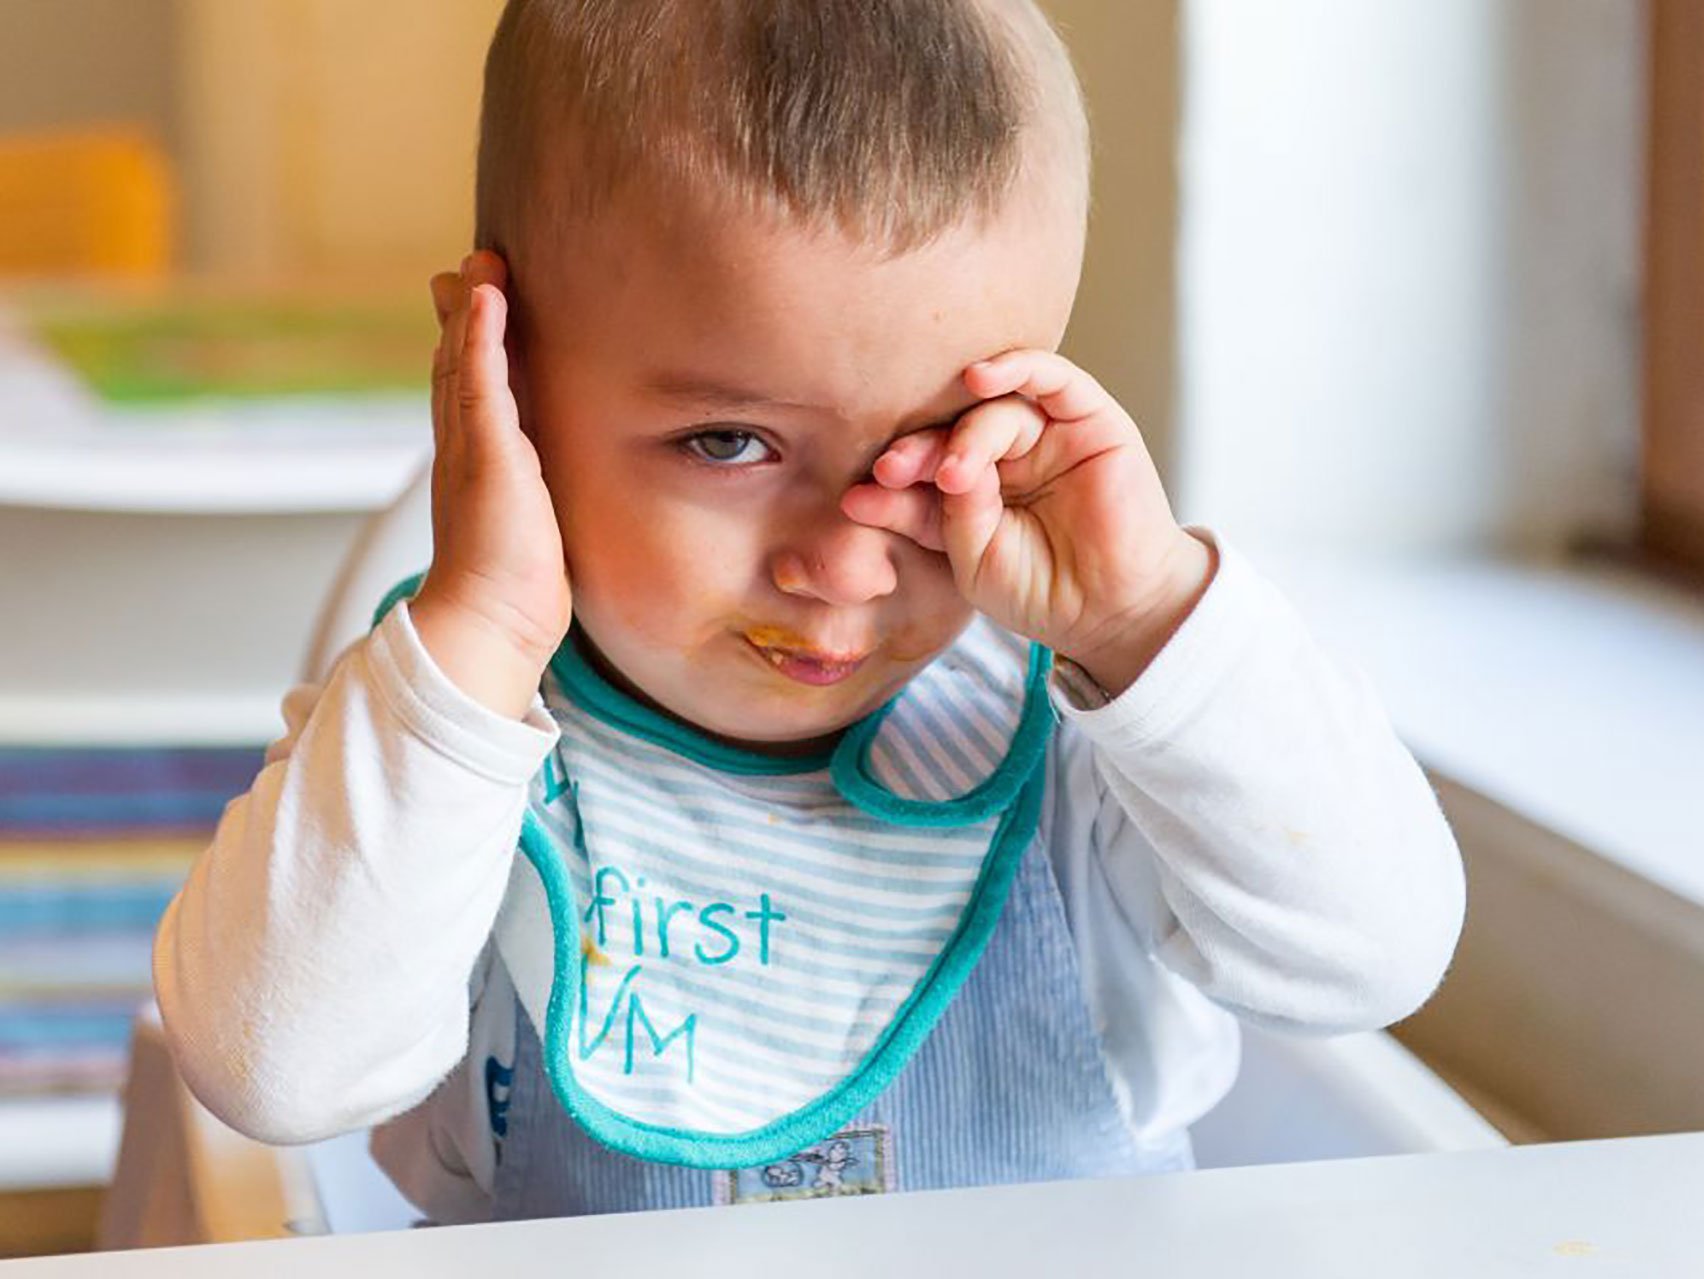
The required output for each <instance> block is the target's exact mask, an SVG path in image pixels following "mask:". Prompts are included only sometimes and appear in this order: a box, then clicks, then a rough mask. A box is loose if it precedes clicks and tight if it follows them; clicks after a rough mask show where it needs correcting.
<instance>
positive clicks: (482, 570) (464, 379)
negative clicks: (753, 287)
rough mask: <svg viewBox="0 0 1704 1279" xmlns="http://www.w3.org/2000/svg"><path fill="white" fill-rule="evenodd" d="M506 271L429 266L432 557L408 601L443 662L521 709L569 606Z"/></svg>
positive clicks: (489, 266) (454, 676)
mask: <svg viewBox="0 0 1704 1279" xmlns="http://www.w3.org/2000/svg"><path fill="white" fill-rule="evenodd" d="M507 278H508V271H507V268H506V267H505V265H504V262H503V260H502V258H500V257H498V256H497V255H496V254H495V253H489V252H478V253H474V254H471V255H470V256H469V257H468V258H467V260H466V261H464V262H463V263H462V270H461V274H460V275H452V274H448V273H446V274H443V275H437V276H434V277H433V278H432V301H433V304H434V305H435V306H436V308H437V311H438V322H439V324H440V326H441V329H442V332H441V336H440V338H439V342H438V349H437V352H436V353H435V354H434V356H433V360H432V432H433V438H434V440H435V442H436V452H435V454H434V457H433V461H432V545H433V550H432V567H431V569H430V570H429V571H428V572H427V574H426V580H425V582H424V583H423V584H422V585H421V587H420V592H419V594H418V595H416V596H415V598H414V601H413V603H412V604H411V605H410V606H409V612H410V615H411V617H412V619H413V621H414V626H415V630H416V631H417V632H418V633H419V635H420V639H421V642H422V643H424V644H425V645H426V650H427V651H428V652H429V653H430V654H431V655H432V660H433V661H434V662H436V663H437V664H438V667H439V669H440V670H442V671H443V672H444V674H445V675H447V676H448V677H449V678H450V680H451V681H453V682H454V683H455V684H456V686H457V687H459V688H460V689H461V690H462V691H463V692H464V693H466V694H468V696H470V697H472V698H474V699H475V700H477V701H479V702H481V703H483V704H484V705H486V706H488V707H490V708H491V709H492V710H494V711H496V712H498V713H499V714H503V715H510V716H513V717H515V718H520V717H521V716H522V715H524V714H525V713H526V711H527V708H528V707H529V706H530V705H531V704H532V699H533V695H534V693H535V692H536V691H537V689H538V683H539V679H540V677H541V676H542V675H543V673H544V668H545V665H546V663H548V662H549V661H550V657H551V655H552V654H553V653H555V651H556V649H557V647H558V645H560V644H561V642H562V637H563V636H564V635H566V634H567V633H568V623H569V621H570V619H571V618H572V616H573V611H572V596H571V594H570V592H569V587H568V572H567V566H566V564H565V562H564V559H563V554H562V537H561V533H560V531H559V529H558V526H557V523H556V512H555V509H554V507H553V506H552V505H551V501H550V491H549V490H548V489H547V488H546V487H545V483H544V476H543V474H542V472H541V470H540V467H539V460H538V453H537V451H536V450H535V449H534V448H533V445H532V441H530V440H529V439H528V438H527V437H526V435H525V434H524V433H523V432H522V430H521V419H520V412H519V410H518V408H517V407H516V404H515V397H514V393H513V392H512V391H511V389H510V387H509V366H508V359H507V356H506V355H505V353H504V347H503V330H504V324H505V321H506V320H507V317H508V303H507V300H506V298H505V297H504V294H503V286H504V284H505V283H506V282H507Z"/></svg>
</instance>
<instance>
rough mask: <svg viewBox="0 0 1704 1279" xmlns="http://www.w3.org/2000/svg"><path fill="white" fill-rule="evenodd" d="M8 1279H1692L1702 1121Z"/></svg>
mask: <svg viewBox="0 0 1704 1279" xmlns="http://www.w3.org/2000/svg"><path fill="white" fill-rule="evenodd" d="M8 1265H9V1266H10V1267H11V1268H10V1269H7V1270H5V1271H4V1272H3V1273H4V1274H5V1275H6V1276H7V1279H12V1276H14V1275H15V1276H16V1277H17V1279H59V1277H62V1276H63V1277H65V1279H70V1277H73V1276H77V1277H82V1276H91V1275H113V1276H121V1277H123V1279H154V1277H155V1276H158V1277H160V1279H164V1277H165V1276H172V1279H200V1277H201V1276H213V1275H241V1276H244V1277H245V1279H248V1277H253V1279H271V1277H272V1276H277V1277H278V1279H284V1277H285V1276H290V1277H291V1279H294V1277H295V1276H299V1275H314V1276H316V1277H324V1279H339V1277H340V1276H348V1277H350V1279H356V1277H359V1279H372V1277H373V1276H377V1275H389V1274H398V1275H401V1274H406V1275H408V1276H410V1279H433V1277H434V1276H446V1277H449V1276H454V1277H455V1279H466V1277H467V1276H474V1275H487V1274H490V1275H526V1274H541V1275H542V1274H549V1275H605V1274H607V1275H618V1276H633V1275H644V1276H652V1275H682V1276H690V1277H691V1279H723V1277H724V1276H725V1277H727V1279H735V1277H737V1279H753V1277H754V1276H761V1277H764V1279H768V1277H770V1276H790V1275H802V1276H810V1279H831V1277H833V1276H841V1275H845V1276H859V1277H860V1279H864V1277H867V1276H881V1279H907V1277H909V1276H932V1277H933V1276H961V1275H962V1276H974V1277H975V1279H1007V1277H1008V1276H1009V1277H1012V1279H1017V1277H1019V1276H1021V1277H1022V1279H1035V1276H1038V1275H1040V1276H1051V1275H1070V1276H1074V1277H1075V1276H1087V1275H1120V1276H1138V1275H1143V1276H1145V1275H1155V1276H1167V1279H1173V1277H1178V1279H1184V1277H1186V1279H1247V1277H1248V1276H1277V1275H1299V1276H1308V1279H1331V1277H1333V1276H1344V1277H1346V1279H1347V1277H1350V1276H1353V1277H1354V1279H1410V1277H1412V1279H1420V1277H1421V1276H1424V1277H1425V1279H1440V1277H1449V1279H1457V1277H1464V1279H1483V1277H1495V1276H1503V1275H1550V1274H1556V1275H1629V1276H1639V1277H1640V1279H1666V1277H1667V1276H1675V1277H1677V1279H1681V1277H1685V1276H1700V1275H1704V1133H1693V1134H1684V1135H1677V1136H1668V1137H1643V1138H1628V1139H1623V1140H1618V1141H1598V1142H1578V1143H1571V1144H1563V1145H1555V1146H1526V1147H1517V1148H1512V1149H1508V1150H1499V1151H1473V1152H1468V1153H1461V1154H1442V1155H1400V1156H1392V1157H1388V1158H1382V1159H1362V1160H1340V1161H1335V1162H1330V1163H1315V1164H1291V1165H1278V1166H1272V1167H1265V1168H1246V1169H1229V1170H1225V1171H1216V1172H1197V1173H1186V1174H1181V1175H1172V1176H1165V1177H1154V1178H1148V1179H1137V1180H1119V1181H1097V1182H1076V1183H1054V1184H1050V1185H1039V1186H1013V1187H1001V1188H997V1189H991V1190H968V1191H948V1192H942V1193H934V1194H914V1195H893V1196H882V1197H877V1198H871V1199H862V1200H840V1201H821V1202H816V1203H801V1204H787V1205H781V1206H773V1207H763V1208H737V1209H728V1208H711V1209H697V1210H690V1211H686V1212H669V1213H643V1214H635V1215H631V1216H616V1217H597V1218H588V1219H582V1220H568V1221H541V1222H519V1223H513V1224H505V1225H491V1226H459V1227H449V1228H444V1229H437V1230H415V1231H404V1232H396V1233H389V1234H370V1235H349V1236H344V1237H339V1238H318V1239H292V1240H282V1241H277V1242H272V1243H258V1244H234V1245H225V1246H220V1247H207V1248H194V1249H161V1250H158V1251H151V1252H132V1253H113V1254H107V1255H104V1256H84V1257H64V1258H48V1259H42V1260H33V1261H19V1262H11V1263H8Z"/></svg>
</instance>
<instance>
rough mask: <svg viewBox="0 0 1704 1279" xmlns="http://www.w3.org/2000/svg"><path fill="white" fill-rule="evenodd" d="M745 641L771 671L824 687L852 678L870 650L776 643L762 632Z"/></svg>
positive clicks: (751, 635)
mask: <svg viewBox="0 0 1704 1279" xmlns="http://www.w3.org/2000/svg"><path fill="white" fill-rule="evenodd" d="M744 638H745V641H746V643H747V644H749V645H750V646H751V648H752V651H753V652H755V653H756V654H757V655H758V657H759V658H761V659H762V660H763V661H764V662H765V663H766V664H768V665H769V666H770V667H771V668H772V669H774V670H777V671H779V672H781V674H783V675H785V676H786V677H787V678H788V679H791V680H796V681H797V682H798V683H800V684H809V685H811V686H813V687H817V688H822V687H826V686H827V685H830V684H838V683H840V681H842V680H844V679H848V678H850V677H851V676H852V675H853V674H854V673H855V672H856V671H857V670H858V668H859V667H860V666H862V665H863V664H864V663H865V661H867V660H868V659H869V656H870V651H869V650H867V649H866V650H865V651H863V652H848V651H845V650H840V651H833V650H829V649H823V648H817V647H814V646H812V645H809V644H795V643H777V642H775V640H774V639H772V638H770V637H769V636H768V635H766V634H764V633H763V632H762V630H760V629H754V630H752V631H750V632H748V633H747V634H746V635H745V637H744Z"/></svg>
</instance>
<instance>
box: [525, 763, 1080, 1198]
mask: <svg viewBox="0 0 1704 1279" xmlns="http://www.w3.org/2000/svg"><path fill="white" fill-rule="evenodd" d="M1038 762H1039V760H1038ZM1045 780H1046V778H1045V773H1044V772H1043V771H1042V770H1041V769H1040V768H1034V769H1032V770H1031V775H1030V776H1029V777H1028V778H1027V779H1025V780H1024V781H1023V783H1022V784H1021V785H1020V786H1019V788H1018V791H1017V795H1016V802H1015V803H1014V804H1013V805H1012V807H1011V808H1009V809H1008V810H1007V812H1006V814H1005V816H1004V817H1003V818H1002V819H1001V821H1000V824H999V827H998V828H997V829H996V830H995V833H994V839H993V843H992V845H991V847H990V850H989V854H988V857H987V858H986V860H985V861H984V862H983V866H982V871H981V874H980V875H979V876H978V878H977V882H976V887H975V889H974V891H973V892H972V894H971V899H970V902H969V904H968V905H967V907H966V908H965V913H964V915H963V916H962V917H961V919H960V921H959V926H958V929H957V930H956V931H955V932H954V934H953V936H952V939H951V940H950V941H948V943H947V945H946V946H945V947H944V948H943V949H942V951H941V953H940V954H939V955H937V956H936V957H935V961H934V963H933V964H932V965H930V968H929V971H928V972H927V973H926V974H925V975H924V977H923V979H922V980H921V981H920V982H918V984H917V986H916V988H915V989H914V990H913V991H912V992H911V995H910V997H909V998H907V999H906V1001H905V1003H904V1004H903V1005H902V1006H901V1008H900V1010H899V1012H898V1013H896V1014H895V1016H894V1019H893V1021H891V1022H889V1023H888V1026H887V1029H886V1030H884V1031H883V1032H882V1035H881V1037H880V1038H879V1039H878V1040H877V1041H876V1043H875V1044H874V1046H872V1047H871V1049H870V1051H869V1052H868V1053H867V1054H866V1055H865V1057H864V1059H863V1061H861V1062H860V1063H859V1064H858V1066H857V1068H856V1069H855V1070H854V1071H853V1072H852V1073H851V1074H850V1075H848V1076H847V1077H846V1078H845V1079H844V1080H842V1081H841V1082H840V1083H839V1084H837V1085H836V1086H835V1087H834V1088H833V1089H831V1090H830V1091H828V1092H827V1093H824V1094H823V1095H822V1096H821V1097H819V1098H818V1099H817V1100H816V1101H814V1102H812V1103H810V1104H809V1105H807V1106H804V1107H801V1108H800V1109H799V1110H796V1111H794V1112H793V1113H792V1114H790V1115H787V1116H784V1117H783V1118H781V1119H778V1120H776V1121H775V1122H773V1123H770V1124H766V1125H765V1126H763V1127H762V1128H757V1129H753V1130H752V1131H750V1132H745V1133H736V1134H729V1135H718V1134H707V1133H694V1132H686V1131H682V1130H679V1129H674V1128H666V1127H662V1126H659V1125H654V1124H645V1123H640V1122H638V1121H637V1120H633V1119H629V1118H628V1117H626V1116H625V1115H622V1114H620V1113H618V1112H616V1111H614V1110H611V1109H610V1108H609V1107H608V1106H605V1105H604V1104H603V1103H602V1102H600V1101H598V1100H597V1099H596V1098H595V1097H593V1096H591V1095H590V1094H589V1093H587V1092H586V1091H585V1089H583V1088H582V1087H581V1086H580V1083H579V1081H578V1080H577V1079H576V1078H575V1077H574V1072H573V1068H572V1065H571V1062H572V1056H571V1054H572V1052H573V1044H572V1040H571V1036H570V1034H569V1028H570V1023H571V1021H572V1013H573V1009H574V1006H575V1004H576V1002H577V1001H578V1000H579V997H580V978H581V970H580V958H581V950H580V946H581V942H580V916H579V911H578V909H577V908H576V906H575V903H574V893H573V886H572V884H571V883H570V882H569V879H568V873H567V871H566V869H565V868H564V867H563V865H562V861H561V857H560V855H559V854H558V852H557V850H556V846H555V843H554V841H553V840H552V839H551V837H550V834H549V832H548V831H546V830H545V828H544V827H543V825H542V824H541V823H540V822H539V821H538V819H537V818H536V817H535V816H534V815H533V814H532V813H531V812H530V811H529V812H528V813H527V815H526V819H525V821H524V823H523V824H522V828H521V849H522V851H523V852H524V853H525V854H526V856H527V860H528V861H529V862H531V863H532V866H533V868H534V869H535V870H536V871H537V872H538V876H539V879H540V880H541V881H542V882H543V884H544V891H545V896H546V899H547V900H548V902H549V905H550V918H551V925H552V931H553V933H554V936H555V954H554V961H553V962H554V970H553V977H552V981H551V987H550V1001H549V1005H548V1007H547V1010H546V1013H545V1026H544V1035H543V1039H544V1059H545V1069H546V1072H547V1073H548V1074H549V1076H550V1084H551V1088H552V1089H553V1090H554V1091H555V1093H556V1096H557V1099H558V1100H559V1101H560V1102H561V1103H562V1106H563V1108H564V1109H565V1110H567V1112H568V1113H569V1114H570V1115H572V1116H573V1117H574V1119H575V1120H576V1121H577V1122H578V1123H580V1124H581V1126H583V1127H584V1128H585V1129H586V1131H587V1132H589V1133H591V1135H592V1136H593V1137H595V1138H596V1139H597V1140H598V1141H600V1142H602V1143H603V1144H604V1145H606V1146H608V1147H610V1148H611V1149H612V1150H617V1151H620V1152H621V1153H623V1154H628V1155H632V1156H634V1157H635V1158H638V1159H649V1160H652V1161H655V1162H659V1163H669V1164H682V1165H685V1166H686V1167H690V1168H742V1167H750V1166H751V1165H754V1164H762V1163H769V1162H773V1161H774V1160H777V1159H781V1158H784V1157H786V1156H788V1155H791V1154H793V1153H794V1152H796V1151H799V1150H802V1149H804V1148H806V1147H807V1146H811V1145H814V1144H815V1143H817V1142H819V1141H822V1140H824V1139H825V1138H827V1137H830V1136H832V1135H833V1134H834V1133H835V1132H837V1131H838V1130H839V1129H840V1128H841V1127H843V1126H844V1125H845V1123H846V1122H847V1120H849V1119H851V1118H852V1116H853V1115H855V1114H857V1113H858V1111H860V1110H862V1109H863V1108H864V1107H865V1106H866V1105H868V1104H869V1103H870V1101H872V1100H873V1099H874V1098H875V1097H876V1095H877V1094H878V1093H880V1092H881V1091H882V1090H883V1089H885V1088H886V1087H887V1086H888V1085H889V1084H890V1083H892V1082H893V1080H894V1077H895V1076H896V1075H898V1074H899V1072H900V1071H901V1070H902V1069H903V1068H904V1067H905V1064H906V1062H907V1061H909V1060H910V1059H911V1056H912V1054H913V1053H915V1052H916V1051H917V1049H918V1048H919V1047H921V1046H922V1043H923V1041H924V1040H925V1039H926V1038H928V1036H929V1033H930V1032H931V1031H932V1030H933V1029H934V1028H935V1023H936V1022H937V1021H938V1020H939V1019H940V1017H941V1014H942V1013H943V1012H945V1011H946V1009H947V1005H948V1004H950V1003H951V1002H952V999H953V996H955V995H956V994H957V993H958V990H959V987H960V986H962V985H963V984H964V980H965V978H966V977H968V976H969V975H970V972H971V969H973V968H974V967H975V966H976V962H977V960H978V959H980V958H981V956H982V951H983V948H984V947H985V946H986V945H987V944H988V939H989V937H990V936H991V935H992V934H993V931H994V926H995V924H996V923H997V922H998V921H999V918H1000V914H1001V911H1002V910H1003V909H1004V908H1005V904H1006V896H1007V893H1008V892H1009V890H1010V889H1011V886H1012V878H1013V876H1014V874H1015V873H1016V872H1017V869H1018V865H1019V863H1020V862H1021V861H1022V860H1023V855H1024V851H1025V849H1027V848H1028V847H1029V844H1030V841H1031V840H1032V839H1034V838H1035V830H1036V824H1037V822H1038V821H1039V820H1040V816H1041V796H1042V791H1043V788H1044V786H1045Z"/></svg>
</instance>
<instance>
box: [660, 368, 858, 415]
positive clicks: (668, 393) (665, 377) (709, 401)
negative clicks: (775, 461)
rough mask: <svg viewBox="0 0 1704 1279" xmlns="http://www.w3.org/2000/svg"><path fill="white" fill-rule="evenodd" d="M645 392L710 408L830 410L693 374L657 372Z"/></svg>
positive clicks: (823, 411)
mask: <svg viewBox="0 0 1704 1279" xmlns="http://www.w3.org/2000/svg"><path fill="white" fill-rule="evenodd" d="M645 389H646V390H648V391H650V392H651V393H652V394H653V395H658V396H661V397H662V398H663V399H665V400H673V401H675V402H676V403H680V404H692V405H698V406H702V407H704V408H711V409H755V408H770V409H802V410H805V411H807V412H812V413H826V412H829V411H830V410H829V409H828V408H827V407H826V406H825V405H821V404H802V403H800V402H799V401H797V400H781V399H777V398H776V397H775V396H773V395H769V394H767V393H765V392H763V391H759V390H755V389H753V388H751V387H745V386H739V385H736V384H734V383H731V382H723V381H719V380H718V379H716V378H713V377H703V376H700V375H697V374H692V373H671V372H663V373H654V374H652V375H651V376H650V377H648V378H646V379H645Z"/></svg>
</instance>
